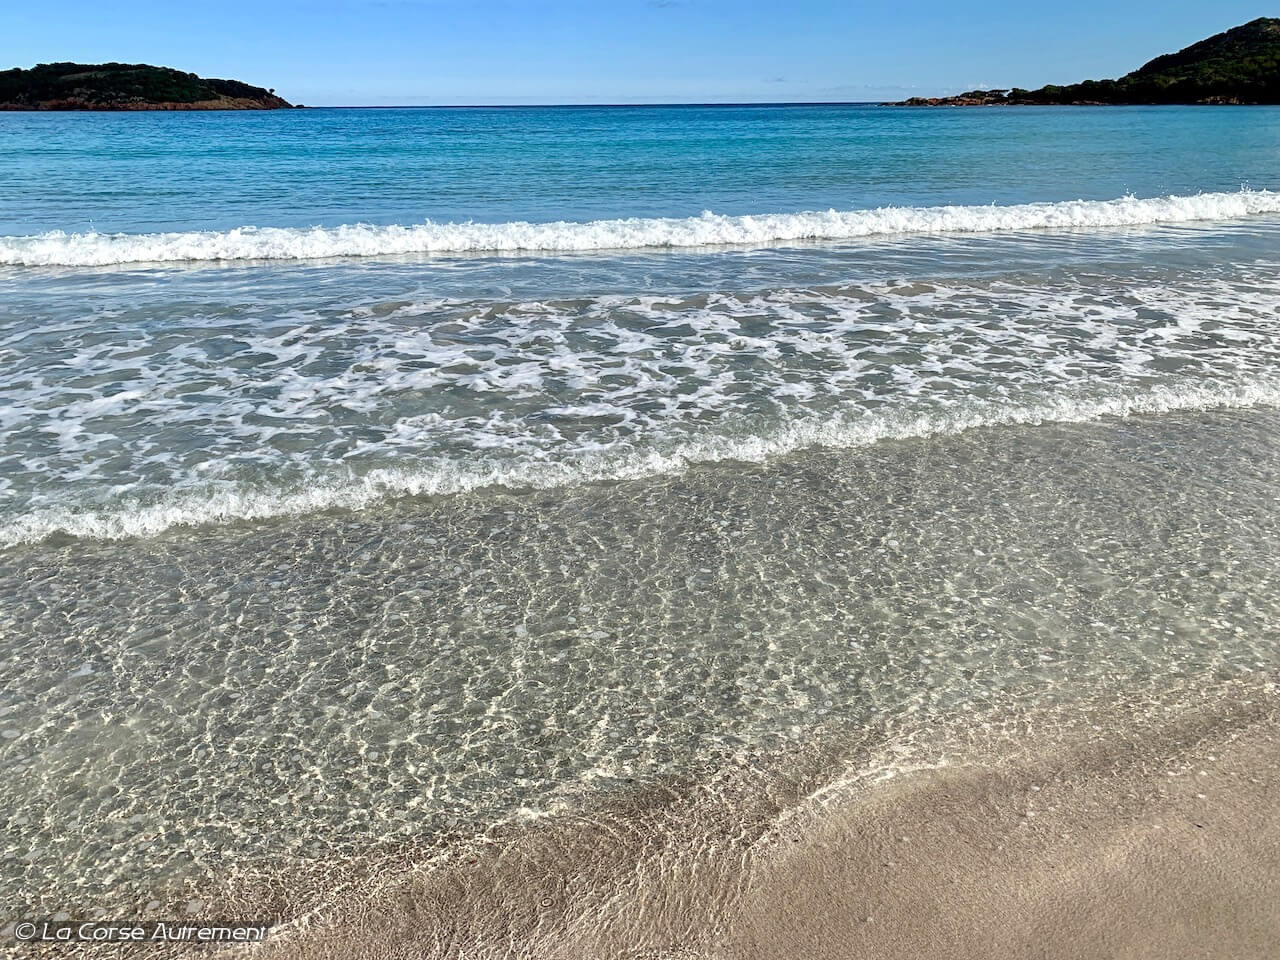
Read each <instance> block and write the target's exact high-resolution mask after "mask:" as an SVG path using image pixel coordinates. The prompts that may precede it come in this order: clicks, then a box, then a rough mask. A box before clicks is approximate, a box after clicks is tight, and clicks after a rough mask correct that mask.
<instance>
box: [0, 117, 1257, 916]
mask: <svg viewBox="0 0 1280 960" xmlns="http://www.w3.org/2000/svg"><path fill="white" fill-rule="evenodd" d="M1278 149H1280V111H1276V110H1272V109H1270V108H1239V109H1235V108H1220V109H1204V108H1160V109H1155V108H1153V109H1141V108H1133V109H1128V108H1125V109H1099V110H1093V109H1072V108H1060V109H1045V110H1037V109H1027V110H900V109H892V108H872V107H830V108H828V107H812V108H666V107H661V108H637V109H612V110H610V109H518V110H517V109H512V110H488V109H485V110H394V111H338V110H316V111H296V112H289V113H279V114H208V115H181V114H175V115H164V116H161V115H146V114H135V115H106V114H104V115H58V116H53V115H48V116H46V115H18V114H12V115H4V116H0V164H3V167H2V168H0V183H2V184H3V186H0V545H2V546H0V643H2V644H3V646H4V652H5V657H4V658H3V659H2V660H0V677H2V679H3V683H2V684H0V764H2V765H3V768H4V770H5V771H6V774H7V775H6V776H5V777H3V778H0V797H3V801H4V802H3V807H2V809H3V814H2V815H3V816H4V817H7V827H8V830H7V832H6V833H5V840H4V847H3V849H2V850H0V857H2V858H3V859H2V860H0V864H2V866H0V895H2V896H3V902H4V903H5V904H6V906H8V907H9V908H10V909H11V912H13V913H14V914H15V915H16V914H18V913H21V912H22V911H28V910H38V911H53V910H57V909H62V908H68V909H69V908H72V907H82V906H83V907H93V906H101V907H103V908H104V909H105V908H109V907H111V906H114V905H117V904H131V903H134V902H145V901H146V900H147V899H148V898H150V897H151V896H162V895H163V891H164V890H166V889H172V885H173V884H176V883H178V882H179V881H183V880H187V881H190V882H193V883H195V884H197V885H199V884H201V883H207V882H210V881H213V880H218V879H224V878H226V877H228V876H231V875H233V874H236V873H237V872H238V871H241V870H244V869H249V868H255V869H261V870H266V871H276V872H277V873H281V872H287V871H289V870H291V869H302V868H303V867H314V866H315V864H317V863H321V864H323V863H326V862H329V861H332V862H334V863H338V862H341V861H342V860H343V858H346V857H349V856H352V855H354V854H355V853H357V852H362V851H363V852H368V851H370V850H380V849H384V848H386V849H389V848H390V847H392V846H394V845H395V844H404V843H416V844H423V845H425V846H431V845H432V844H433V843H435V841H436V839H437V838H439V837H440V836H443V834H442V831H451V832H450V834H449V835H450V836H454V835H458V834H462V835H466V834H467V833H468V832H475V831H478V830H481V829H483V828H484V826H485V825H487V824H489V823H492V822H495V821H498V820H501V819H503V818H508V817H511V816H518V815H523V816H528V815H530V814H533V813H537V812H542V811H547V810H552V809H560V808H563V807H565V806H566V805H567V806H569V807H574V806H581V805H584V804H586V805H589V804H591V803H593V802H595V799H596V798H598V797H600V796H607V795H611V794H613V793H616V792H617V791H620V790H626V789H629V788H631V786H633V785H634V784H636V783H646V782H650V781H652V780H654V779H655V778H660V777H665V776H671V775H682V776H690V777H697V776H702V775H704V774H705V773H706V771H708V770H713V769H716V768H718V767H721V766H723V765H725V764H731V763H734V762H740V761H741V760H742V759H743V758H744V757H746V758H754V757H761V756H765V755H777V754H780V753H781V754H785V753H786V752H787V751H789V750H792V749H793V748H794V746H795V745H796V744H801V743H809V742H814V741H816V740H829V739H833V738H835V739H838V738H839V737H841V736H846V735H849V734H850V733H851V732H852V731H859V730H861V731H865V730H867V729H871V728H877V729H880V728H883V729H886V730H888V729H892V731H893V738H894V742H895V744H896V746H897V748H899V749H900V750H902V751H908V750H909V749H910V748H911V746H912V745H913V744H915V743H917V742H918V741H920V740H921V739H923V738H925V737H926V735H927V733H928V731H929V730H930V729H932V728H933V727H935V726H936V725H938V724H940V723H943V722H952V721H954V720H955V718H957V717H970V718H972V719H973V721H974V722H978V721H979V719H983V720H984V721H985V720H989V719H990V718H992V717H999V716H1008V715H1012V714H1014V713H1016V712H1019V711H1028V710H1035V709H1039V708H1048V707H1054V708H1055V709H1058V710H1059V711H1061V709H1062V708H1063V707H1064V705H1065V707H1066V708H1067V714H1068V715H1069V713H1070V709H1071V708H1072V706H1073V705H1075V706H1078V707H1079V709H1080V710H1081V711H1083V710H1085V709H1086V707H1087V706H1088V705H1090V704H1099V703H1110V704H1112V705H1113V706H1115V705H1119V707H1118V708H1119V709H1121V710H1122V711H1123V710H1124V709H1126V708H1132V709H1133V710H1135V711H1136V710H1140V709H1143V707H1144V705H1150V704H1152V703H1160V704H1162V705H1164V706H1168V705H1169V704H1174V705H1176V704H1177V703H1179V702H1182V700H1184V699H1185V700H1186V701H1188V702H1190V701H1191V700H1193V699H1194V698H1195V697H1196V696H1197V695H1198V694H1197V691H1203V689H1205V687H1206V685H1211V684H1213V683H1216V682H1218V681H1222V680H1226V679H1231V678H1238V677H1257V676H1258V675H1263V676H1270V675H1272V674H1273V673H1274V670H1275V667H1276V662H1275V651H1276V646H1275V639H1276V638H1275V632H1274V623H1275V622H1276V620H1277V614H1278V613H1280V610H1277V609H1276V607H1277V597H1280V594H1278V593H1277V591H1276V589H1275V586H1276V584H1275V580H1276V576H1277V568H1276V559H1275V558H1276V556H1277V552H1276V551H1275V549H1274V546H1275V537H1276V534H1277V531H1276V504H1277V502H1280V483H1278V482H1277V465H1278V464H1280V459H1277V458H1278V457H1280V444H1277V440H1276V438H1277V432H1276V426H1277V424H1278V423H1280V420H1277V416H1280V415H1278V414H1277V413H1276V411H1275V407H1276V406H1277V401H1278V400H1280V340H1278V338H1277V334H1278V332H1280V272H1278V268H1280V197H1277V195H1276V194H1274V193H1271V192H1269V190H1270V189H1271V188H1273V187H1275V186H1277V180H1278V179H1280V153H1278ZM1242 188H1247V190H1246V191H1245V192H1242ZM881 208H892V209H881ZM703 211H712V213H713V215H711V216H703ZM428 221H429V222H428ZM250 228H252V229H250ZM1059 715H1062V714H1061V712H1060V713H1059Z"/></svg>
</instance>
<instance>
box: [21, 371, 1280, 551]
mask: <svg viewBox="0 0 1280 960" xmlns="http://www.w3.org/2000/svg"><path fill="white" fill-rule="evenodd" d="M1251 406H1280V379H1260V380H1256V381H1253V382H1243V383H1236V384H1223V383H1202V384H1184V385H1180V386H1176V387H1175V386H1157V387H1154V388H1152V389H1150V390H1148V391H1146V392H1143V393H1140V394H1129V395H1125V394H1120V393H1116V394H1112V395H1109V396H1101V397H1092V398H1079V397H1072V396H1070V395H1068V394H1066V393H1064V394H1062V395H1058V396H1050V397H1046V398H1045V399H1043V400H1041V401H1039V402H1036V403H1032V404H1028V405H1024V406H1012V405H1009V404H1006V403H1000V402H992V401H977V402H973V403H970V404H967V405H965V406H964V407H963V408H959V409H953V410H950V411H930V412H927V413H917V414H912V413H902V412H888V413H885V414H870V415H861V416H857V415H854V416H846V417H832V418H824V419H811V420H804V421H797V422H793V423H789V424H786V425H783V426H781V427H779V428H777V429H776V430H774V431H772V432H769V433H766V434H762V435H758V436H745V437H724V436H721V437H709V438H707V439H704V440H700V441H695V442H690V443H684V444H680V445H678V446H675V447H673V448H672V449H669V450H666V451H660V450H643V449H636V448H629V449H626V450H625V451H624V452H618V451H611V452H604V453H598V454H588V455H584V456H579V457H575V458H572V459H568V460H564V461H559V462H547V461H529V460H524V461H518V462H514V463H508V464H498V463H494V464H489V465H485V466H477V465H475V462H474V461H469V462H464V461H440V462H435V463H430V464H424V465H421V466H418V467H406V468H400V469H392V468H381V469H375V470H372V471H371V472H369V473H368V474H365V475H364V476H359V477H350V478H348V479H346V480H340V481H333V480H329V481H318V482H316V483H314V484H312V485H308V486H306V487H305V488H302V489H289V490H255V489H252V488H248V487H243V486H240V485H235V484H230V485H226V486H222V487H214V488H209V489H204V490H190V491H187V492H185V493H181V494H176V495H173V496H171V497H167V498H165V499H164V500H162V501H161V502H159V503H154V504H149V505H137V506H121V507H119V508H116V509H108V510H81V509H76V508H74V507H73V508H67V507H54V508H45V509H38V510H35V511H33V512H31V513H28V514H26V515H24V516H20V517H18V518H16V519H15V520H13V521H11V522H9V523H7V524H5V525H4V526H0V544H4V545H13V544H17V543H23V542H35V541H39V540H42V539H44V538H46V537H49V536H52V535H54V534H58V533H62V534H68V535H71V536H74V537H88V538H95V539H104V540H114V539H124V538H129V537H141V536H152V535H155V534H158V533H162V532H164V531H166V530H169V529H171V528H173V527H180V526H198V525H202V524H210V523H229V522H235V521H245V520H260V519H265V518H270V517H280V516H290V515H304V514H309V513H314V512H317V511H323V510H332V509H353V510H355V509H363V508H366V507H370V506H373V505H374V504H377V503H379V502H381V501H384V500H387V499H389V498H393V497H403V496H429V495H447V494H457V493H463V492H466V491H470V490H476V489H482V488H486V487H507V488H513V489H548V488H553V487H559V486H566V485H571V484H577V483H583V482H592V481H607V480H614V481H617V480H633V479H640V478H644V477H650V476H656V475H660V474H668V473H676V472H680V471H683V470H686V469H687V468H688V467H690V466H692V465H694V464H698V463H715V462H724V461H738V462H747V463H759V462H763V461H765V460H767V459H769V458H771V457H777V456H781V455H785V454H787V453H791V452H793V451H796V450H799V449H803V448H806V447H814V446H825V447H835V448H851V447H859V446H865V445H868V444H872V443H877V442H880V441H884V440H905V439H910V438H914V437H925V436H933V435H942V434H957V433H960V432H963V431H965V430H970V429H973V428H975V427H984V426H988V427H989V426H1001V425H1006V426H1007V425H1026V424H1038V423H1083V422H1089V421H1094V420H1099V419H1102V418H1105V417H1125V416H1130V415H1133V414H1158V413H1171V412H1175V411H1185V410H1206V409H1227V408H1241V407H1251Z"/></svg>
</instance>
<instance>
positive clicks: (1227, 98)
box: [893, 17, 1280, 107]
mask: <svg viewBox="0 0 1280 960" xmlns="http://www.w3.org/2000/svg"><path fill="white" fill-rule="evenodd" d="M1144 103H1145V104H1149V103H1280V19H1276V18H1274V17H1259V18H1258V19H1257V20H1251V21H1250V22H1248V23H1246V24H1243V25H1241V26H1239V27H1232V28H1231V29H1230V30H1227V31H1226V32H1224V33H1219V34H1216V35H1214V36H1212V37H1209V38H1208V39H1207V40H1201V41H1200V42H1199V43H1194V44H1192V45H1191V46H1189V47H1187V48H1186V49H1185V50H1179V51H1178V52H1177V53H1167V54H1165V55H1164V56H1162V57H1156V58H1155V59H1154V60H1152V61H1151V62H1150V63H1148V64H1146V65H1144V66H1142V67H1139V68H1138V69H1137V70H1135V71H1133V72H1132V73H1129V74H1125V75H1124V76H1123V77H1121V78H1120V79H1119V80H1086V81H1084V82H1083V83H1073V84H1070V85H1068V86H1058V85H1056V84H1050V85H1049V86H1047V87H1041V88H1040V89H1039V90H1023V89H1021V88H1020V87H1014V88H1013V89H1011V90H970V91H969V92H968V93H962V94H960V95H959V96H955V97H912V98H911V99H910V100H904V101H902V102H901V103H898V104H893V106H908V107H936V106H957V107H968V106H1006V105H1023V104H1144Z"/></svg>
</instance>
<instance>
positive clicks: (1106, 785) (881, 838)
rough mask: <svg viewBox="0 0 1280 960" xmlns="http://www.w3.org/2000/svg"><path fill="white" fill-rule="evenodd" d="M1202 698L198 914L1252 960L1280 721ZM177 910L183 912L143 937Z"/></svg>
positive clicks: (866, 765)
mask: <svg viewBox="0 0 1280 960" xmlns="http://www.w3.org/2000/svg"><path fill="white" fill-rule="evenodd" d="M1202 691H1203V694H1204V697H1205V700H1206V705H1205V706H1202V707H1193V708H1189V709H1185V710H1181V709H1178V708H1167V707H1160V706H1148V707H1147V708H1145V709H1137V710H1135V711H1134V712H1132V713H1127V712H1126V713H1121V714H1112V715H1111V716H1110V717H1106V716H1102V715H1099V714H1097V713H1094V712H1093V711H1088V712H1086V713H1077V712H1075V711H1073V710H1071V709H1064V710H1062V711H1054V712H1051V713H1047V714H1041V713H1037V714H1030V715H1024V716H1022V717H1020V718H1018V719H1016V720H1015V719H1012V718H1011V719H1010V720H1009V721H1008V722H1007V723H1000V724H997V725H995V726H992V725H988V724H979V725H975V726H971V727H966V726H965V725H964V723H960V724H958V725H957V726H955V727H954V728H952V729H949V730H946V731H941V732H940V735H939V739H938V741H937V742H936V743H933V744H931V745H928V746H926V747H925V748H924V749H922V750H920V751H917V752H916V754H915V755H914V756H910V757H908V756H906V755H902V756H900V757H899V758H898V759H895V751H894V749H893V739H892V738H888V739H883V735H884V734H886V733H887V732H888V731H878V732H868V736H867V737H866V738H865V739H864V740H863V741H862V742H860V743H859V742H853V743H850V742H845V743H843V744H835V743H829V744H825V745H819V744H809V745H807V746H805V747H802V748H801V749H800V750H799V751H798V753H797V755H796V756H795V757H793V758H791V759H790V760H789V761H786V762H783V763H780V764H779V763H776V762H773V761H769V760H767V759H761V758H757V759H754V760H748V761H746V762H745V763H744V765H742V766H735V767H732V768H726V769H722V770H720V771H719V772H718V773H713V774H712V775H710V776H708V777H705V778H700V779H697V780H692V781H690V780H687V781H684V782H675V781H672V782H668V783H665V784H664V783H655V784H648V785H645V786H637V787H636V789H635V790H634V791H632V792H631V793H629V794H628V795H626V796H620V797H615V798H613V799H612V800H607V801H604V802H598V803H596V804H595V805H592V806H589V807H588V808H587V809H585V810H582V811H580V812H578V813H565V814H556V815H550V816H546V817H542V818H538V819H535V820H532V821H527V822H525V823H523V824H508V825H506V826H503V827H499V828H496V829H494V830H490V831H489V832H487V833H486V834H484V835H482V836H480V837H477V838H476V839H475V840H472V841H465V840H462V838H461V837H459V838H458V841H459V842H457V843H456V844H454V845H453V846H452V848H451V849H450V850H448V851H447V852H445V853H444V854H443V855H440V854H439V853H437V854H436V855H434V856H426V857H423V856H422V855H421V854H420V855H419V856H416V857H415V855H414V853H413V852H412V851H408V850H406V851H401V852H400V853H398V854H397V853H391V852H384V853H382V854H377V855H371V856H370V857H368V858H363V862H358V861H350V862H347V863H345V864H337V863H328V864H324V863H319V864H316V872H315V873H314V874H311V873H308V872H306V871H299V870H296V869H291V870H285V871H282V872H278V873H272V874H270V875H268V874H266V873H260V874H258V875H256V876H252V875H249V874H245V875H243V876H240V877H238V878H234V879H233V878H231V877H228V878H226V879H227V884H226V886H225V887H224V890H223V892H222V893H220V894H215V893H213V892H212V891H210V890H208V889H204V890H199V891H194V895H195V896H203V897H206V899H204V900H203V904H204V907H203V909H202V910H201V911H200V915H201V916H204V915H206V914H207V916H208V918H209V919H210V921H212V919H213V918H215V917H216V918H221V919H222V920H223V921H225V920H226V918H229V917H230V918H237V919H238V920H243V921H246V922H247V921H248V920H249V919H253V920H254V921H255V922H257V921H259V920H261V919H262V918H264V917H265V915H266V914H267V913H268V912H276V916H277V917H280V918H281V919H283V920H284V923H280V920H277V921H275V922H276V923H277V924H278V925H277V926H276V927H275V929H274V930H273V931H272V932H271V934H270V935H269V936H268V937H267V939H266V940H265V942H262V943H258V944H255V945H254V946H253V955H254V956H255V957H265V958H270V960H339V958H342V960H360V958H370V960H374V958H377V960H382V958H387V957H405V958H409V957H413V958H419V960H425V958H455V957H456V958H461V957H467V958H494V960H496V958H499V957H511V956H529V957H539V958H543V957H546V958H555V960H592V958H598V957H613V956H619V957H621V956H626V957H645V958H653V960H658V958H666V960H776V958H781V957H791V956H796V957H799V956H803V957H806V958H810V957H812V958H830V960H846V958H847V960H855V958H856V960H868V958H869V960H876V958H884V960H891V958H892V960H906V958H912V960H1024V958H1027V957H1032V956H1034V957H1038V958H1039V957H1042V958H1047V960H1055V958H1062V960H1085V958H1093V957H1097V958H1103V957H1106V958H1132V960H1138V958H1143V960H1145V958H1151V960H1155V958H1162V960H1163V958H1181V957H1188V958H1189V957H1224V958H1226V957H1230V958H1232V960H1250V958H1255V957H1256V958H1258V960H1263V958H1268V957H1270V956H1272V955H1273V946H1274V943H1275V942H1276V937H1277V936H1280V816H1277V814H1278V813H1280V760H1278V758H1280V753H1278V752H1277V747H1280V702H1278V701H1277V698H1276V688H1275V685H1274V684H1272V683H1269V682H1266V681H1262V682H1234V683H1228V684H1226V685H1225V686H1221V687H1219V686H1210V687H1205V688H1202ZM1064 722H1065V724H1066V725H1065V726H1064V725H1063V724H1064ZM1041 731H1045V732H1044V733H1041ZM840 769H843V770H845V771H846V772H845V773H844V774H843V775H841V774H837V773H834V772H833V771H835V770H840ZM317 894H318V895H319V899H318V900H317V899H315V896H316V895H317ZM187 895H188V896H191V895H193V891H192V890H188V891H187ZM166 910H168V912H169V913H173V915H174V916H181V915H182V914H181V913H180V912H178V913H174V905H173V904H171V905H170V906H169V907H168V908H161V909H160V910H158V911H156V910H153V911H151V913H150V916H151V917H158V918H162V917H164V916H168V913H166ZM188 918H189V919H190V920H191V921H192V922H199V918H198V917H196V916H192V915H190V914H188ZM65 946H69V947H70V952H68V951H67V950H66V949H65ZM38 949H39V948H36V950H37V951H38ZM187 950H188V947H187V945H182V944H168V945H148V946H146V947H144V948H143V950H137V951H135V950H130V949H128V948H127V947H124V948H122V953H121V954H120V955H121V956H131V955H139V956H141V955H143V952H144V951H145V955H146V956H147V957H149V958H155V957H160V956H165V957H168V956H174V957H179V956H187V955H188V953H187ZM15 955H25V956H31V955H33V953H32V952H30V951H22V952H21V953H20V954H19V953H16V952H15ZM50 955H52V953H51V954H50ZM58 955H60V956H67V955H81V956H93V955H94V950H93V948H91V947H89V946H87V945H64V949H61V950H59V951H58ZM216 955H217V956H224V957H234V956H243V955H245V948H244V947H243V946H229V947H225V948H223V949H222V950H221V951H220V952H218V953H217V954H216Z"/></svg>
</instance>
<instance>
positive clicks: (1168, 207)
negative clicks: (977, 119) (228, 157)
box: [0, 190, 1280, 267]
mask: <svg viewBox="0 0 1280 960" xmlns="http://www.w3.org/2000/svg"><path fill="white" fill-rule="evenodd" d="M1265 213H1280V193H1275V192H1271V191H1266V190H1242V191H1239V192H1236V193H1201V194H1195V195H1191V196H1168V197H1151V198H1137V197H1120V198H1117V199H1115V200H1070V201H1065V202H1060V203H1020V204H1012V205H1007V206H994V205H992V206H937V207H881V208H879V209H875V210H844V211H841V210H827V211H807V212H802V213H771V214H762V215H758V216H726V215H721V214H715V213H710V212H707V213H704V214H702V216H699V217H688V218H653V219H643V218H630V219H619V220H595V221H590V222H585V223H576V222H568V221H557V222H554V223H527V222H522V221H517V222H511V223H471V222H467V223H434V222H430V221H428V222H425V223H419V224H412V225H389V226H377V225H372V224H363V223H358V224H348V225H343V226H338V227H308V228H292V227H248V226H246V227H239V228H237V229H234V230H227V231H188V232H181V233H147V234H129V233H64V232H62V231H54V232H51V233H43V234H39V235H36V236H25V237H0V264H5V265H10V266H67V267H95V266H108V265H114V264H126V263H160V262H178V261H187V262H198V261H217V260H315V259H329V258H335V257H378V256H396V255H403V254H437V253H438V254H446V253H504V252H511V253H519V252H526V253H573V252H585V251H593V250H636V249H646V248H690V247H715V246H727V245H771V244H778V243H787V242H796V241H823V240H826V241H838V240H853V239H858V238H861V237H873V236H892V235H905V234H945V233H986V232H993V231H1008V230H1037V229H1050V228H1103V227H1123V226H1138V225H1142V224H1153V223H1185V222H1191V221H1196V220H1231V219H1237V218H1240V217H1248V216H1253V215H1256V214H1265Z"/></svg>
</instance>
